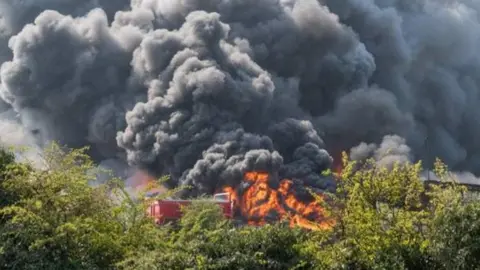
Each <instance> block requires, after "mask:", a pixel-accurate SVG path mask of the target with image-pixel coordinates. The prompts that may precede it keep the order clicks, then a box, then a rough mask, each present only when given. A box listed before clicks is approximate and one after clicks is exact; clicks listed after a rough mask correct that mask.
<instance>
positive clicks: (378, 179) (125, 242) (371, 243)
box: [0, 144, 480, 269]
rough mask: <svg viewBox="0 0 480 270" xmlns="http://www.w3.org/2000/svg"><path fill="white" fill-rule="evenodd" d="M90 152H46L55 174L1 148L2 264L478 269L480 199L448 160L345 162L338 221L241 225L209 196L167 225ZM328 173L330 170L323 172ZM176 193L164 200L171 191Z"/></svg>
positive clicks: (334, 199)
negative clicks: (431, 176) (431, 173)
mask: <svg viewBox="0 0 480 270" xmlns="http://www.w3.org/2000/svg"><path fill="white" fill-rule="evenodd" d="M85 150H86V149H77V150H65V149H64V148H62V147H59V146H58V145H55V144H53V145H52V146H51V147H50V148H48V149H47V150H46V151H45V154H44V158H45V165H46V166H45V168H44V169H35V168H33V167H32V166H30V165H29V164H27V163H18V162H15V156H14V155H13V154H12V153H11V152H9V151H8V150H5V149H3V150H1V151H0V196H1V197H0V269H476V268H478V265H479V262H480V256H479V255H480V203H479V202H478V201H475V200H469V199H467V196H466V192H467V190H466V188H465V187H464V186H462V185H460V184H458V183H457V182H456V181H455V179H454V177H453V175H452V174H450V173H449V172H448V170H447V168H446V166H445V165H444V164H443V163H441V162H440V161H437V163H436V166H435V173H436V175H437V176H438V177H439V178H440V183H439V184H438V185H426V184H425V183H424V182H423V180H422V179H421V176H420V175H421V172H422V170H423V168H422V165H421V162H418V163H415V164H396V165H394V166H393V167H392V168H385V167H380V166H378V165H377V164H375V162H374V160H366V161H362V162H354V161H351V160H349V158H348V156H347V155H346V154H345V155H344V156H343V170H342V172H341V173H340V174H338V175H336V179H338V180H337V191H336V192H335V193H332V194H328V196H329V197H330V198H331V199H330V200H326V201H323V200H322V203H323V204H324V207H325V209H326V211H328V212H329V213H330V215H331V216H332V217H334V218H335V219H336V221H337V222H336V225H335V226H333V227H332V228H331V229H328V230H322V231H309V230H304V229H301V228H290V227H289V226H288V224H286V223H282V222H278V223H274V224H267V225H265V226H245V225H243V226H239V225H238V224H236V223H234V222H232V221H231V220H227V219H226V218H225V217H224V216H223V215H222V212H221V209H220V207H219V206H217V205H215V204H212V203H211V202H209V201H206V200H203V198H199V199H197V200H194V201H193V203H192V204H190V205H189V206H187V207H185V208H184V209H183V210H182V211H184V215H183V217H182V218H181V220H180V221H179V222H178V224H175V225H174V226H172V225H164V226H157V225H155V224H154V222H153V220H151V219H150V218H149V217H148V216H147V215H146V211H145V207H146V205H147V204H148V203H149V201H148V200H135V199H133V198H131V197H130V195H129V194H128V192H127V191H126V189H125V187H124V186H123V182H122V180H121V179H116V178H113V177H112V180H111V181H108V182H107V183H103V184H96V185H92V181H93V180H94V178H95V170H97V169H96V165H95V164H94V163H93V162H92V160H91V159H90V158H89V157H88V156H87V155H86V154H85V153H86V151H85ZM319 173H320V172H319ZM166 195H167V194H163V196H166Z"/></svg>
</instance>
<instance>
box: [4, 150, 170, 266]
mask: <svg viewBox="0 0 480 270" xmlns="http://www.w3.org/2000/svg"><path fill="white" fill-rule="evenodd" d="M85 150H86V149H80V150H73V151H64V150H62V149H61V148H60V147H59V146H58V145H55V144H53V145H52V146H51V147H50V148H48V149H47V150H46V151H45V165H46V169H45V170H32V169H27V167H28V166H27V167H26V165H24V164H13V165H11V166H8V167H7V168H6V169H5V170H4V175H6V178H5V181H4V183H3V184H2V187H3V188H4V191H5V192H6V193H8V194H14V195H15V197H16V198H17V200H16V201H15V202H13V203H12V204H9V205H7V206H5V207H3V208H1V209H0V217H1V218H2V220H3V221H4V222H3V223H2V224H1V227H0V243H1V244H0V251H1V253H0V268H2V269H109V268H113V266H114V264H115V263H116V262H118V261H120V260H121V259H122V258H123V257H124V255H125V254H126V253H127V251H128V250H129V248H131V247H132V246H133V247H136V246H138V245H140V244H141V245H148V244H152V242H154V243H155V244H157V243H161V241H159V240H160V237H158V235H159V234H160V233H161V231H159V230H156V229H155V227H154V226H153V225H152V224H151V222H147V220H148V221H149V219H147V218H146V217H145V215H143V216H142V215H138V214H137V216H136V221H135V222H130V223H127V222H125V219H124V216H132V215H133V214H131V212H132V211H131V210H132V209H134V208H135V207H131V208H126V207H125V206H124V205H123V204H121V203H120V204H119V203H117V201H116V200H114V199H113V198H112V195H114V194H116V193H118V192H116V191H118V190H119V189H121V187H120V186H118V185H100V186H96V187H93V186H92V185H90V181H91V180H92V177H93V175H92V171H94V170H95V167H94V164H93V162H92V161H91V159H90V158H89V157H88V156H87V155H86V154H85ZM122 201H125V200H122ZM132 205H133V204H132ZM142 212H143V213H144V212H145V211H142ZM139 232H142V233H139ZM147 240H148V241H147ZM139 243H140V244H139Z"/></svg>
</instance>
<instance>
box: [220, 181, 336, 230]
mask: <svg viewBox="0 0 480 270" xmlns="http://www.w3.org/2000/svg"><path fill="white" fill-rule="evenodd" d="M268 179H269V174H268V173H263V172H247V173H246V174H245V179H244V181H245V182H247V183H248V184H249V187H248V188H247V189H246V190H244V191H243V192H242V193H241V194H240V193H239V192H238V191H236V190H235V189H234V188H232V187H226V188H225V189H224V191H225V192H228V193H229V194H230V196H231V198H232V200H233V201H234V202H235V207H236V208H237V209H238V210H239V211H240V212H241V214H242V216H243V217H245V218H246V219H247V220H248V224H251V225H262V224H265V223H266V222H267V221H268V220H269V219H275V220H278V219H282V218H286V219H287V220H288V221H289V223H290V226H292V227H293V226H300V227H303V228H308V229H312V230H320V229H326V228H330V227H332V225H333V224H334V223H333V222H332V220H331V219H329V218H327V214H326V213H325V211H324V209H323V207H322V206H321V205H320V202H318V201H315V200H312V201H311V202H308V203H307V202H302V201H301V200H299V199H298V198H297V197H296V196H295V193H294V189H293V182H292V181H291V180H288V179H284V180H282V181H281V182H280V185H279V187H278V189H273V188H271V187H270V186H269V184H268Z"/></svg>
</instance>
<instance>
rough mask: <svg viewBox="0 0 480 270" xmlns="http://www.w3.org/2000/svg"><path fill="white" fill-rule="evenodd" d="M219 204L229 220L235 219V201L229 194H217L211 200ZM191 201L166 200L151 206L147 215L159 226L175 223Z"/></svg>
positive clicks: (158, 201)
mask: <svg viewBox="0 0 480 270" xmlns="http://www.w3.org/2000/svg"><path fill="white" fill-rule="evenodd" d="M211 201H213V202H215V203H216V204H218V205H219V206H220V207H221V208H222V211H223V214H224V215H225V217H227V218H232V217H233V207H234V206H233V201H232V200H231V199H230V195H229V194H228V193H217V194H215V195H213V199H212V200H211ZM190 203H191V201H190V200H176V199H165V200H157V201H155V202H153V203H152V204H150V206H149V207H148V209H147V214H148V215H149V216H151V217H153V218H154V219H155V222H156V223H157V224H163V223H166V222H169V221H175V220H178V219H180V218H181V217H182V211H181V207H182V206H185V205H188V204H190Z"/></svg>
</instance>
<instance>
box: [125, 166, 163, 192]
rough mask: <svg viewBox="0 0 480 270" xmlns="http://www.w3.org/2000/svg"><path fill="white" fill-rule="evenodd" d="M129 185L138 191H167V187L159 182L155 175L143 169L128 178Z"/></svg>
mask: <svg viewBox="0 0 480 270" xmlns="http://www.w3.org/2000/svg"><path fill="white" fill-rule="evenodd" d="M127 185H128V186H130V187H131V188H133V190H135V192H136V193H140V192H145V191H149V192H151V193H163V192H165V191H166V188H165V187H163V186H162V185H160V184H158V183H157V181H156V179H155V177H153V176H152V175H150V174H149V173H147V172H145V171H142V170H137V171H135V173H134V174H133V175H132V176H131V177H130V178H129V179H128V180H127Z"/></svg>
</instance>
